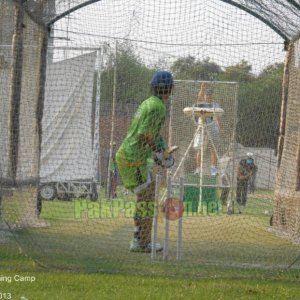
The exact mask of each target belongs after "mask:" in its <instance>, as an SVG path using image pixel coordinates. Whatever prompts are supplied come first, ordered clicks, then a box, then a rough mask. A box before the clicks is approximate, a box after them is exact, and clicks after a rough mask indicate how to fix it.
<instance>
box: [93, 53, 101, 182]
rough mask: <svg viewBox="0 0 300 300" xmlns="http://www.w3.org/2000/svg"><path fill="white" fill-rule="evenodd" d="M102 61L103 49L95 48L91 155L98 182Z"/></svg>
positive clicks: (95, 178) (99, 180) (99, 179)
mask: <svg viewBox="0 0 300 300" xmlns="http://www.w3.org/2000/svg"><path fill="white" fill-rule="evenodd" d="M102 63H103V51H101V49H99V50H97V58H96V66H95V69H96V74H97V75H96V76H97V79H96V101H95V102H96V103H95V121H94V145H93V155H94V166H95V169H94V180H95V181H96V182H97V183H98V184H99V183H100V182H101V169H100V168H101V167H100V155H99V153H100V144H99V142H100V141H99V136H100V133H99V126H100V97H101V94H100V83H101V70H102Z"/></svg>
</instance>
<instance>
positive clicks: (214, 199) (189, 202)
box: [183, 174, 220, 214]
mask: <svg viewBox="0 0 300 300" xmlns="http://www.w3.org/2000/svg"><path fill="white" fill-rule="evenodd" d="M199 183H200V178H199V175H194V174H193V175H188V176H187V177H186V180H185V186H184V200H183V201H184V206H185V212H186V213H187V214H189V213H197V212H198V206H199V197H200V188H199ZM189 184H196V185H197V186H194V185H189ZM202 184H203V185H216V184H217V176H209V175H204V176H203V177H202ZM201 190H202V203H201V212H202V213H204V214H210V213H217V212H219V209H220V203H219V199H218V193H217V188H216V187H214V186H202V189H201Z"/></svg>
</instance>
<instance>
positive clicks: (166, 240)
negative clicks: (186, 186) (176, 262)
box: [163, 176, 172, 261]
mask: <svg viewBox="0 0 300 300" xmlns="http://www.w3.org/2000/svg"><path fill="white" fill-rule="evenodd" d="M171 189H172V188H171V176H169V178H168V182H167V199H169V198H171ZM167 214H168V209H165V238H164V253H163V260H164V261H167V260H168V255H169V239H170V221H169V219H168V216H167Z"/></svg>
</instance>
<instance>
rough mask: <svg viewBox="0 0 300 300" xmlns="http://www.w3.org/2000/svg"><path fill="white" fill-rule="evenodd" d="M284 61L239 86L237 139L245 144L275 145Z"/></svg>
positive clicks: (258, 145) (257, 145)
mask: <svg viewBox="0 0 300 300" xmlns="http://www.w3.org/2000/svg"><path fill="white" fill-rule="evenodd" d="M282 77H283V64H274V65H269V66H267V67H266V68H265V69H264V70H263V71H262V72H261V73H260V74H259V75H258V76H257V77H256V78H254V79H252V81H250V82H243V83H241V85H240V88H239V98H238V124H237V125H238V126H237V139H238V141H239V142H240V143H242V144H243V145H244V146H256V147H270V148H275V147H276V143H277V133H278V128H279V122H280V107H281V93H282Z"/></svg>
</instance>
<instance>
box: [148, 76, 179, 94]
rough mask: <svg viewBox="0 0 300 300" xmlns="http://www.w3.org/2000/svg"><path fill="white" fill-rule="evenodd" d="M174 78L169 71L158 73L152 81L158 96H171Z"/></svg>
mask: <svg viewBox="0 0 300 300" xmlns="http://www.w3.org/2000/svg"><path fill="white" fill-rule="evenodd" d="M173 84H174V81H173V76H172V74H171V73H170V72H168V71H158V72H156V73H155V74H154V75H153V77H152V80H151V83H150V85H151V87H152V89H153V90H154V91H155V92H157V93H158V94H169V93H171V90H172V88H173Z"/></svg>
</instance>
